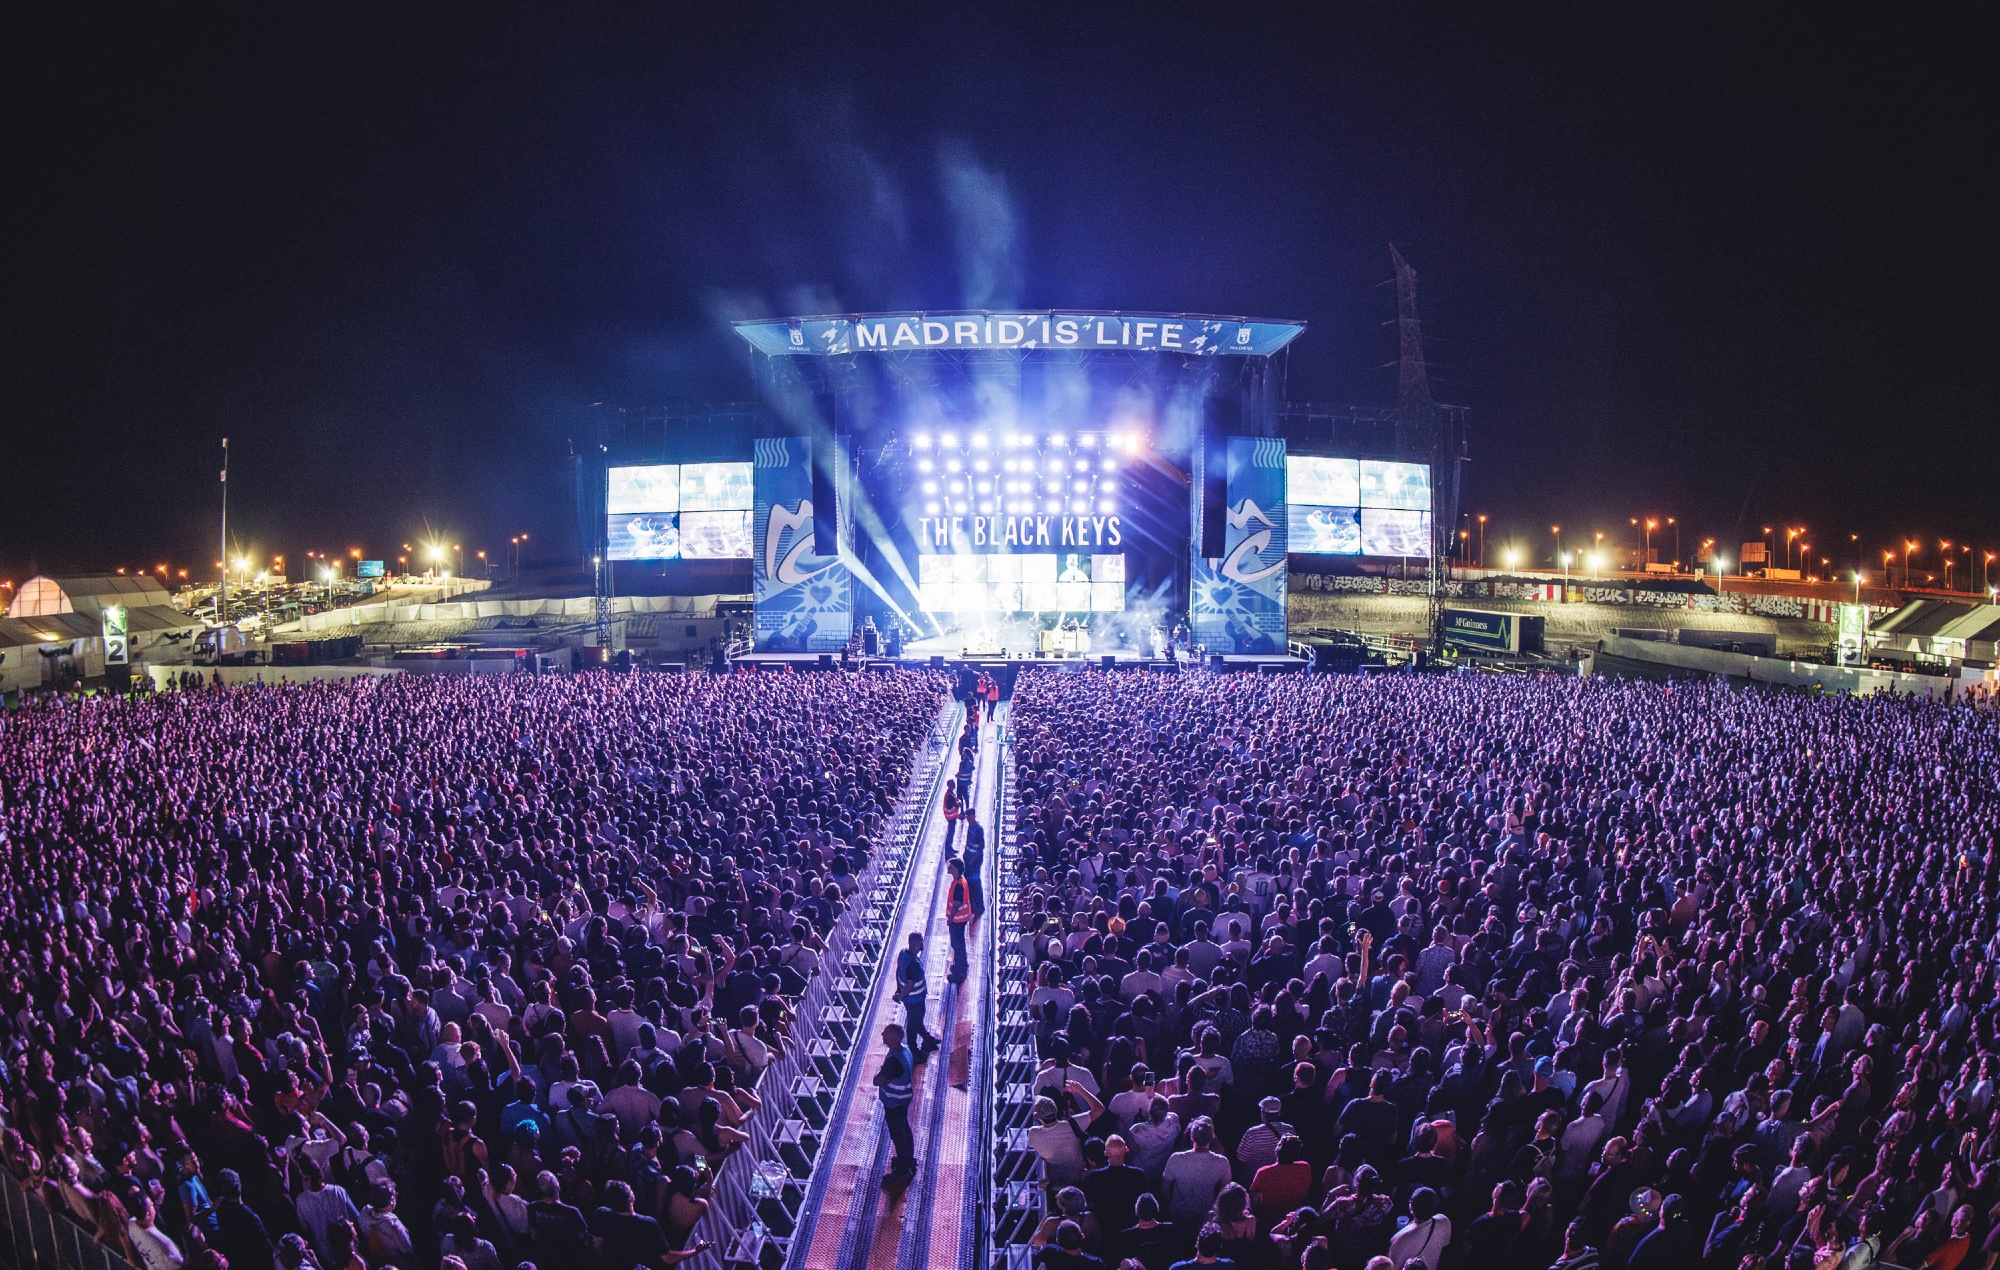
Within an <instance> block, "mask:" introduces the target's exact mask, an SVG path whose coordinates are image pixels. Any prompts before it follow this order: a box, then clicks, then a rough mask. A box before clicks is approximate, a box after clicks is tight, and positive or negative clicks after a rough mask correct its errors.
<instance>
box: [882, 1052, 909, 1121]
mask: <svg viewBox="0 0 2000 1270" xmlns="http://www.w3.org/2000/svg"><path fill="white" fill-rule="evenodd" d="M894 1053H895V1054H896V1055H898V1056H899V1057H901V1058H902V1060H903V1074H902V1075H900V1076H898V1077H896V1079H894V1080H892V1081H890V1082H889V1083H888V1084H886V1085H884V1086H882V1105H883V1106H885V1107H907V1106H909V1105H910V1102H911V1100H912V1099H914V1098H915V1097H916V1096H917V1074H916V1073H917V1060H916V1056H915V1055H913V1054H911V1053H910V1047H909V1046H907V1045H898V1046H897V1047H896V1048H895V1050H894Z"/></svg>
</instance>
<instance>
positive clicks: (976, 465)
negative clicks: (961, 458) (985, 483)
mask: <svg viewBox="0 0 2000 1270" xmlns="http://www.w3.org/2000/svg"><path fill="white" fill-rule="evenodd" d="M988 466H989V465H988V463H987V462H986V460H985V459H974V460H973V462H972V470H973V471H975V472H984V471H985V470H986V469H987V467H988Z"/></svg>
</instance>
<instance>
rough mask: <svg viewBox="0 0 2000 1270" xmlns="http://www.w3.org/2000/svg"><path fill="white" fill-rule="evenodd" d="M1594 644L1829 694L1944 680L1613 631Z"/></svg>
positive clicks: (1911, 689) (1919, 690) (1914, 690)
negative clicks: (1660, 640) (1628, 636)
mask: <svg viewBox="0 0 2000 1270" xmlns="http://www.w3.org/2000/svg"><path fill="white" fill-rule="evenodd" d="M1598 648H1599V649H1600V650H1602V651H1603V652H1606V653H1609V654H1611V655H1612V656H1614V657H1625V658H1629V659H1631V660H1633V661H1644V662H1652V663H1653V664H1655V665H1659V666H1671V667H1674V668H1675V669H1677V670H1691V671H1701V672H1704V673H1707V674H1711V675H1728V676H1729V677H1731V678H1734V679H1749V680H1752V681H1754V682H1757V683H1771V684H1780V685H1783V686H1785V687H1790V688H1809V687H1811V686H1813V685H1814V684H1817V685H1819V686H1820V687H1822V688H1825V689H1827V690H1828V691H1830V692H1854V693H1864V694H1865V693H1870V692H1880V691H1883V690H1884V689H1887V690H1888V691H1891V692H1897V693H1902V694H1904V695H1916V696H1925V697H1942V696H1944V695H1945V686H1946V684H1947V683H1948V682H1949V681H1948V680H1945V679H1940V678H1937V677H1935V676H1932V675H1905V674H1902V673H1900V672H1896V671H1888V670H1868V669H1865V668H1861V667H1852V666H1825V665H1821V664H1819V663H1817V662H1803V661H1788V660H1785V659H1783V658H1778V657H1752V656H1750V655H1749V654H1747V653H1725V652H1719V651H1717V650H1716V649H1713V648H1690V647H1688V646H1687V645H1685V644H1656V643H1654V642H1652V641H1651V640H1642V639H1622V638H1620V637H1618V636H1616V635H1612V636H1607V637H1606V638H1604V639H1602V640H1599V641H1598Z"/></svg>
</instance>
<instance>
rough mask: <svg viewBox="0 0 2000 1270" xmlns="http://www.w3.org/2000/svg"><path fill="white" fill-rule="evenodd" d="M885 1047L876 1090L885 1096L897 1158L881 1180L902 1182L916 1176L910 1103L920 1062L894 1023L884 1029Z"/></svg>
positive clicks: (884, 1111)
mask: <svg viewBox="0 0 2000 1270" xmlns="http://www.w3.org/2000/svg"><path fill="white" fill-rule="evenodd" d="M882 1044H883V1045H885V1046H887V1047H888V1050H889V1052H888V1053H887V1054H884V1055H883V1056H882V1066H881V1068H880V1069H879V1070H877V1071H876V1073H875V1088H876V1089H878V1090H880V1091H881V1094H882V1119H883V1120H885V1121H886V1122H888V1125H889V1141H890V1142H892V1143H894V1144H895V1148H896V1158H895V1159H894V1160H892V1161H890V1163H889V1173H888V1175H887V1176H886V1177H884V1178H883V1179H882V1181H883V1182H884V1183H885V1184H886V1183H889V1182H895V1181H901V1180H905V1179H908V1178H912V1177H915V1176H916V1175H917V1144H916V1143H915V1142H914V1141H913V1140H912V1139H911V1137H910V1103H911V1102H912V1101H913V1100H914V1099H915V1098H916V1096H917V1059H916V1056H915V1055H914V1054H912V1053H910V1047H909V1046H907V1045H905V1044H903V1029H902V1028H901V1027H900V1026H898V1025H897V1024H894V1023H891V1024H890V1025H889V1026H887V1027H885V1028H883V1029H882Z"/></svg>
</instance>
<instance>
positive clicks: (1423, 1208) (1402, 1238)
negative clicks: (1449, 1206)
mask: <svg viewBox="0 0 2000 1270" xmlns="http://www.w3.org/2000/svg"><path fill="white" fill-rule="evenodd" d="M1450 1246H1451V1218H1449V1217H1446V1216H1445V1215H1444V1213H1443V1211H1441V1208H1440V1206H1439V1204H1438V1197H1437V1192H1436V1191H1434V1190H1432V1189H1431V1188H1430V1187H1428V1186H1419V1187H1418V1188H1417V1189H1416V1190H1414V1191H1411V1192H1410V1220H1409V1222H1408V1223H1407V1224H1405V1225H1404V1226H1403V1228H1402V1229H1401V1230H1398V1231H1397V1232H1396V1233H1395V1234H1394V1235H1391V1236H1390V1237H1389V1260H1390V1261H1391V1262H1393V1263H1395V1264H1396V1265H1397V1266H1399V1267H1402V1268H1403V1270H1410V1267H1413V1266H1418V1267H1422V1270H1437V1268H1438V1262H1439V1261H1441V1260H1443V1259H1444V1250H1445V1249H1446V1248H1448V1247H1450Z"/></svg>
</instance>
